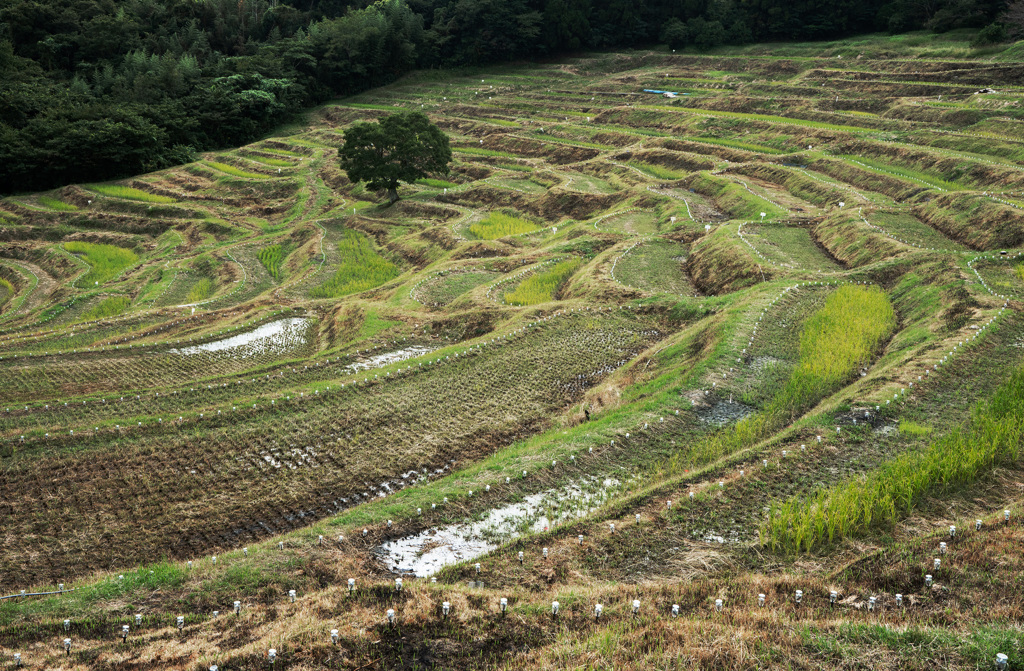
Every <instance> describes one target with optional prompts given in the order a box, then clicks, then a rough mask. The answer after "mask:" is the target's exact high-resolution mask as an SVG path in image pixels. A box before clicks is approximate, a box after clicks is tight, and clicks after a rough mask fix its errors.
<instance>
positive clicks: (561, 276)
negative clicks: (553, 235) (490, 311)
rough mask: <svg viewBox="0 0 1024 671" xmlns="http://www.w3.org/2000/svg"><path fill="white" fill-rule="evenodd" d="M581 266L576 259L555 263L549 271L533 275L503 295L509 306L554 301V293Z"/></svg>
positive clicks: (580, 262) (579, 261) (581, 263)
mask: <svg viewBox="0 0 1024 671" xmlns="http://www.w3.org/2000/svg"><path fill="white" fill-rule="evenodd" d="M581 265H583V261H582V260H580V259H577V258H572V259H566V260H565V261H562V262H560V263H556V264H555V265H554V267H552V268H551V269H550V270H546V271H544V272H541V273H535V274H534V275H532V276H531V277H528V278H527V279H525V280H523V281H522V282H520V283H519V286H518V287H516V288H515V289H514V290H513V291H510V292H508V293H507V294H505V302H506V303H508V304H509V305H536V304H538V303H547V302H548V301H550V300H554V297H555V292H556V291H558V290H559V289H561V288H562V285H564V284H565V282H566V281H567V280H568V279H569V278H570V277H571V276H572V274H573V273H574V272H576V270H577V269H578V268H579V267H580V266H581Z"/></svg>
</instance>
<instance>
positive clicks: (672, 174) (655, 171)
mask: <svg viewBox="0 0 1024 671" xmlns="http://www.w3.org/2000/svg"><path fill="white" fill-rule="evenodd" d="M629 165H631V166H633V167H634V168H636V169H637V170H639V171H640V172H644V173H647V174H648V175H650V176H651V177H657V178H658V179H682V178H683V177H686V173H685V172H682V171H679V170H673V169H672V168H666V167H664V166H661V165H653V164H651V163H642V162H640V161H630V162H629Z"/></svg>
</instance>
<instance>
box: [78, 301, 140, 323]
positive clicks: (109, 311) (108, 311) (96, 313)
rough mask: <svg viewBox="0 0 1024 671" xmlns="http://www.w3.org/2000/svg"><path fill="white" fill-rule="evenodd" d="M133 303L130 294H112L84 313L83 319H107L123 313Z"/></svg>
mask: <svg viewBox="0 0 1024 671" xmlns="http://www.w3.org/2000/svg"><path fill="white" fill-rule="evenodd" d="M131 304H132V299H131V298H129V297H128V296H111V297H109V298H105V299H103V300H102V301H100V302H99V303H98V304H96V305H94V306H93V307H92V308H90V309H89V310H88V311H87V312H86V313H85V314H83V315H82V319H81V321H91V320H93V319H106V318H108V317H116V316H118V315H120V314H123V313H124V312H125V311H126V310H127V309H128V308H129V307H130V306H131Z"/></svg>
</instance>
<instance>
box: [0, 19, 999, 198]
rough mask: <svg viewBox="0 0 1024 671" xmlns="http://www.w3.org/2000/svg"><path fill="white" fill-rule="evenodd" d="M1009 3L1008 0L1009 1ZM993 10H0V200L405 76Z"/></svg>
mask: <svg viewBox="0 0 1024 671" xmlns="http://www.w3.org/2000/svg"><path fill="white" fill-rule="evenodd" d="M1018 4H1019V3H1018ZM1005 9H1006V3H1005V2H1004V1H1003V0H829V1H828V2H825V1H824V0H381V1H380V2H376V3H373V4H367V3H365V2H358V1H357V2H350V1H349V0H281V1H279V0H125V1H122V0H3V1H2V3H0V191H2V192H12V191H21V190H32V189H44V188H51V187H55V186H59V185H62V184H65V183H69V182H76V181H86V180H89V181H95V180H98V179H106V178H113V177H119V176H124V175H128V174H133V173H139V172H144V171H149V170H153V169H157V168H161V167H165V166H168V165H172V164H176V163H181V162H184V161H188V160H190V158H191V157H192V156H193V154H194V153H195V152H196V151H204V150H209V149H213V148H217V147H224V146H229V145H237V144H242V143H245V142H248V141H251V140H253V139H254V138H256V137H258V136H259V135H260V134H262V133H265V132H266V131H267V130H268V129H270V128H272V127H274V126H275V125H276V124H278V123H280V122H281V121H282V120H283V119H285V118H286V117H287V116H288V115H290V114H293V113H294V112H296V111H297V110H300V109H302V108H304V107H307V106H309V105H311V104H315V103H318V102H321V101H323V100H326V99H328V98H330V97H333V96H338V95H345V94H350V93H355V92H358V91H361V90H364V89H366V88H369V87H373V86H378V85H381V84H385V83H387V82H389V81H392V80H394V79H395V78H397V77H399V76H400V75H402V74H403V73H405V72H407V71H409V70H411V69H413V68H417V67H420V68H427V67H442V66H460V65H476V64H484V63H494V62H503V61H510V60H517V59H531V58H539V57H545V56H548V55H553V54H557V53H564V52H569V51H574V50H579V49H614V48H625V47H635V46H642V45H647V44H654V43H659V42H661V43H666V42H667V43H669V44H670V45H671V46H672V47H674V48H677V49H682V48H693V49H705V48H709V47H712V46H715V45H719V44H740V43H744V42H751V41H772V40H814V39H824V38H834V37H839V36H842V35H847V34H851V33H856V32H865V31H879V30H882V31H893V32H899V31H907V30H915V29H921V28H927V29H931V30H935V31H945V30H950V29H954V28H963V27H986V26H988V28H987V31H988V33H989V34H991V35H995V36H998V35H1000V34H1001V33H1002V30H1003V29H1002V28H1001V26H999V24H998V23H993V22H994V21H996V20H997V19H998V17H999V16H1000V15H1001V14H1002V13H1003V12H1004V10H1005Z"/></svg>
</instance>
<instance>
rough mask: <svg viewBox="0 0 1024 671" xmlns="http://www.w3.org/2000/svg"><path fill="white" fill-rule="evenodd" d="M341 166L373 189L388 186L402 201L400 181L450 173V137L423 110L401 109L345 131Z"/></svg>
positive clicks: (390, 196)
mask: <svg viewBox="0 0 1024 671" xmlns="http://www.w3.org/2000/svg"><path fill="white" fill-rule="evenodd" d="M338 156H339V158H340V159H341V161H340V163H341V169H342V170H344V171H345V172H346V173H348V178H349V179H350V180H352V181H353V182H366V186H367V188H369V189H371V190H373V191H380V190H382V189H386V190H387V192H388V200H389V201H390V202H391V203H395V202H396V201H397V200H398V183H399V182H407V183H412V182H415V181H416V180H417V179H422V178H424V177H426V176H428V175H431V174H434V175H447V174H448V172H449V169H448V164H449V163H451V160H452V150H451V147H449V146H448V136H447V135H445V134H444V133H443V132H441V129H440V128H438V127H437V126H435V125H434V124H432V123H430V119H428V118H427V116H426V115H425V114H423V113H422V112H399V113H396V114H392V115H391V116H389V117H387V118H385V119H383V120H382V121H380V122H379V123H357V124H355V125H354V126H352V127H351V128H348V129H347V130H346V131H345V146H343V147H342V148H341V151H339V152H338Z"/></svg>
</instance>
